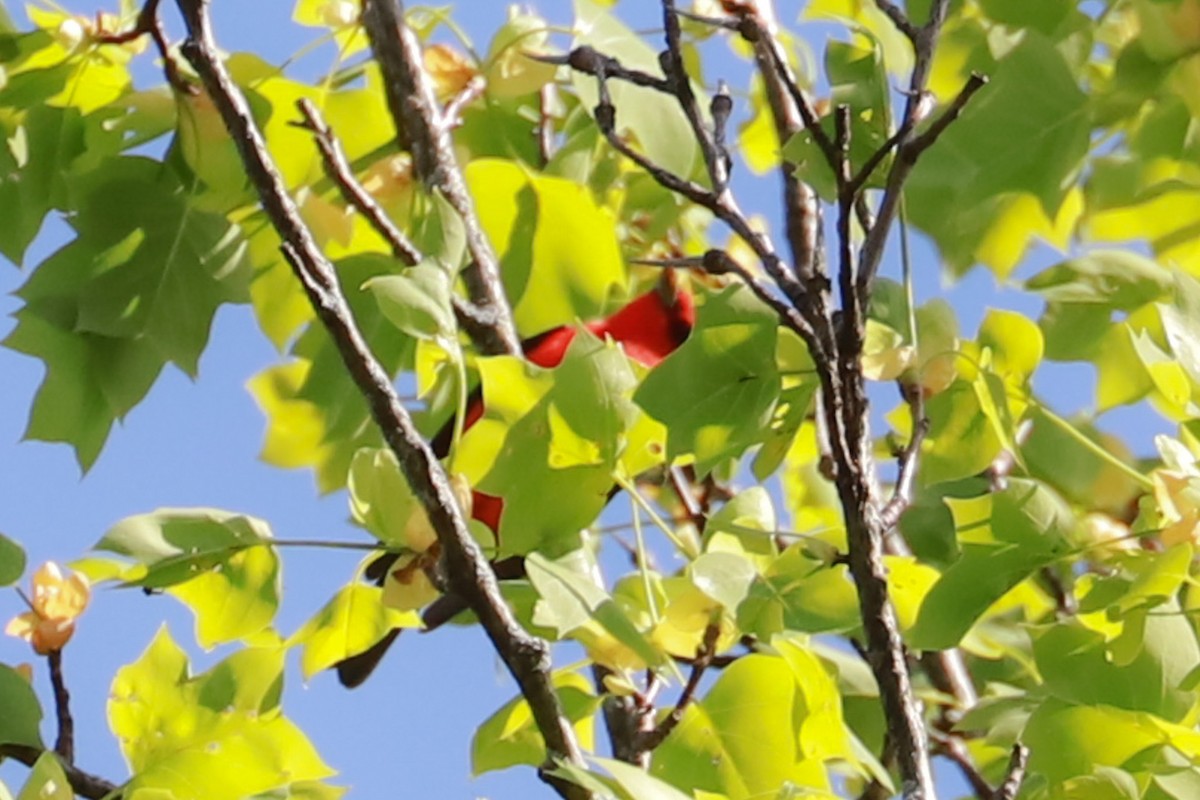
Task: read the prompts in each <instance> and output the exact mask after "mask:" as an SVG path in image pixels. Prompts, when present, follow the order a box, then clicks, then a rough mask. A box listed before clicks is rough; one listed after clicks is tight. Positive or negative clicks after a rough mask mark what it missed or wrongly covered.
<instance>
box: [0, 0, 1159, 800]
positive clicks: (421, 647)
mask: <svg viewBox="0 0 1200 800" xmlns="http://www.w3.org/2000/svg"><path fill="white" fill-rule="evenodd" d="M10 5H11V4H10ZM65 5H67V6H68V7H70V8H72V9H76V10H79V11H81V12H90V11H94V10H96V9H97V8H98V7H100V8H103V7H104V6H105V5H108V6H111V5H115V0H107V3H105V4H102V3H101V0H95V2H93V1H92V0H73V2H70V3H65ZM171 5H172V4H170V3H164V6H167V7H169V6H171ZM535 5H536V6H537V7H538V8H539V9H540V10H541V11H542V12H543V13H545V14H546V15H547V16H548V17H549V18H550V19H551V20H552V21H555V22H568V21H569V19H570V4H569V3H568V2H566V0H541V2H537V3H536V4H535ZM650 5H651V4H644V3H642V2H636V3H630V2H625V3H624V4H623V7H625V8H629V7H634V6H640V9H641V10H643V11H644V9H645V8H647V7H648V6H650ZM653 5H655V6H656V5H657V4H653ZM783 5H788V6H790V5H792V4H783ZM214 6H215V7H216V14H217V32H218V37H219V39H220V41H221V43H222V45H223V47H224V48H225V49H226V50H229V51H233V50H239V49H251V50H254V51H256V52H259V53H260V54H262V55H264V56H265V57H266V58H268V59H269V60H274V61H279V60H281V59H282V58H284V57H286V56H288V55H290V54H291V53H292V52H294V51H295V50H297V49H298V48H299V47H300V46H301V45H303V44H304V43H306V42H307V41H309V40H310V39H311V38H312V37H313V35H314V32H312V31H307V30H303V29H298V28H296V27H295V26H293V25H291V23H290V22H289V21H288V19H289V16H290V10H291V3H290V1H289V0H252V2H244V3H238V2H235V1H234V0H225V2H215V3H214ZM504 6H505V4H504V3H501V2H493V1H492V0H462V1H461V2H459V3H457V11H456V14H455V17H456V19H457V20H458V21H459V22H460V23H461V24H463V25H464V26H465V28H466V30H467V31H468V32H469V33H470V35H472V37H473V38H474V39H475V42H476V44H477V45H478V46H479V47H480V48H481V49H485V48H486V44H487V41H488V38H489V33H490V32H491V31H493V30H495V28H496V27H497V26H498V25H499V24H500V22H501V21H502V20H503V17H504ZM640 23H641V21H639V22H638V24H640ZM647 24H651V23H649V22H648V23H647ZM713 52H714V53H717V52H719V51H718V50H717V49H715V48H714V51H713ZM327 56H328V54H327V53H320V54H318V55H316V56H312V57H310V59H311V60H310V61H308V62H304V63H302V64H301V65H300V69H301V71H302V72H305V73H306V74H312V73H316V72H319V71H320V70H321V69H322V68H323V67H325V66H327V64H328V58H327ZM322 59H325V60H324V61H322ZM726 61H727V63H726ZM726 61H719V62H717V63H716V64H715V65H713V66H712V67H710V70H709V71H710V74H711V75H714V76H715V75H717V74H718V73H720V71H721V69H722V67H726V66H727V67H728V70H729V72H730V75H727V76H725V77H730V78H731V83H734V82H735V80H734V79H735V78H736V76H737V75H740V74H743V72H744V67H742V66H739V65H735V63H734V62H733V60H732V59H727V60H726ZM146 62H147V64H148V65H149V56H147V57H146ZM309 70H311V72H309ZM742 189H743V200H744V201H745V203H746V205H747V206H749V207H751V208H753V209H762V210H763V211H764V212H765V211H766V210H767V209H768V208H769V207H770V206H771V204H772V203H773V202H774V200H775V197H776V194H775V187H774V185H773V184H770V183H752V182H746V183H744V184H743V185H742ZM65 236H66V229H65V226H64V225H63V224H62V223H61V222H60V221H56V220H50V221H49V222H48V223H47V225H46V228H45V230H44V231H43V234H42V236H41V237H39V239H38V242H37V243H36V245H35V247H34V248H33V250H32V251H31V252H30V255H29V259H28V262H29V264H30V265H32V264H35V263H37V262H38V261H39V260H40V259H41V258H43V257H44V256H45V255H47V254H48V253H50V252H52V251H53V250H54V249H55V248H56V247H58V246H59V245H61V244H62V243H63V241H64V237H65ZM1053 257H1054V256H1053V254H1051V253H1048V252H1047V253H1040V254H1039V255H1038V261H1039V263H1040V264H1041V265H1045V264H1047V263H1050V260H1051V259H1052V258H1053ZM935 263H936V262H935V259H934V257H933V254H932V253H930V252H929V251H928V249H925V248H922V249H919V250H918V264H919V265H927V267H925V268H922V269H921V276H920V288H921V294H922V295H924V296H930V295H933V294H941V293H945V294H947V296H948V297H949V298H950V300H951V302H953V303H955V304H956V305H957V306H958V307H959V308H960V309H961V310H962V318H963V326H964V330H966V331H968V332H969V331H973V329H974V326H975V324H976V323H977V321H978V319H979V317H980V315H981V313H982V309H983V308H984V307H985V306H986V305H988V304H993V305H1004V306H1012V305H1014V303H1017V296H1016V295H1015V293H1013V292H1006V291H1001V290H998V289H997V288H996V287H995V286H994V284H993V282H992V280H991V278H990V277H988V276H986V275H984V274H983V273H981V272H976V273H975V274H973V275H972V276H971V277H969V278H968V279H966V280H965V281H963V282H962V283H961V284H959V285H958V286H956V287H954V288H953V289H947V288H945V287H943V286H942V284H941V282H940V278H939V277H938V276H937V274H936V269H935V268H934V266H933V265H934V264H935ZM1026 274H1028V273H1026ZM24 277H25V276H24V274H23V273H22V272H20V271H19V270H18V269H16V268H14V267H12V266H9V265H3V264H0V292H2V293H3V296H0V315H3V318H0V337H2V336H4V335H6V334H7V333H8V331H10V330H11V328H12V322H11V320H10V319H9V318H8V315H9V314H11V313H12V312H13V311H15V310H16V309H17V308H18V307H19V303H18V301H17V300H16V299H15V298H13V297H11V296H10V293H11V292H12V291H14V290H15V289H16V288H17V287H18V286H19V285H20V284H21V282H22V281H23V280H24ZM1017 307H1018V308H1021V310H1024V311H1026V312H1029V311H1031V310H1035V309H1036V306H1031V305H1030V304H1029V303H1028V302H1026V303H1024V304H1023V305H1022V304H1020V303H1017ZM279 358H280V356H279V354H278V353H277V352H276V351H275V350H274V349H273V348H272V346H271V345H270V344H269V343H268V342H267V341H266V339H265V338H264V337H263V336H262V335H261V334H259V333H258V331H257V329H256V327H255V325H254V323H253V320H252V319H251V315H250V311H249V309H248V308H246V307H238V308H229V307H227V308H223V309H222V310H221V312H220V313H219V314H218V316H217V319H216V324H215V326H214V329H213V336H212V341H211V343H210V345H209V348H208V351H207V352H206V354H205V356H204V358H203V360H202V362H201V365H200V377H199V380H198V381H196V382H195V383H193V382H192V381H190V380H189V379H188V378H186V377H185V376H184V375H182V374H181V373H180V372H178V371H177V370H174V369H172V368H168V369H167V370H166V371H165V372H164V374H163V376H162V378H161V379H160V380H159V382H158V384H157V385H156V386H155V388H154V390H153V391H152V392H151V394H150V396H149V397H148V399H147V400H146V401H145V402H143V403H142V404H141V405H140V406H139V407H138V408H136V409H135V410H134V411H133V412H132V413H131V414H130V415H129V417H128V418H127V419H126V420H125V422H124V424H123V425H121V426H120V427H118V428H117V429H115V430H114V432H113V434H112V436H111V438H110V440H109V442H108V445H107V447H106V449H105V451H104V453H103V454H102V456H101V457H100V460H99V461H98V463H97V464H96V466H95V467H94V468H93V469H92V470H91V472H89V473H88V474H87V475H86V476H82V477H81V475H80V473H79V470H78V467H77V466H76V463H75V460H74V456H73V454H72V452H71V451H70V449H69V448H67V447H65V446H62V445H48V444H44V443H40V442H21V441H20V439H21V435H22V432H23V430H24V425H25V421H26V417H27V414H28V408H29V404H30V402H31V401H32V398H33V395H34V393H35V391H36V389H37V386H38V385H39V383H40V381H41V378H42V367H41V365H40V363H38V362H35V361H34V360H32V359H29V358H27V357H24V356H21V355H18V354H15V353H13V352H11V351H8V350H2V349H0V375H3V379H2V380H0V487H2V488H0V498H2V500H3V501H2V502H0V531H3V532H4V533H6V534H7V535H9V536H12V537H13V538H16V539H17V540H19V541H21V542H22V543H23V544H24V545H25V546H26V548H27V549H28V552H29V556H30V563H31V564H32V565H36V564H38V563H40V562H41V561H43V560H46V559H55V560H59V561H67V560H70V559H72V558H75V557H78V556H79V555H81V554H82V553H83V551H84V550H85V549H86V548H87V547H89V546H90V545H91V544H93V543H94V542H95V541H96V540H97V539H99V538H100V536H101V535H102V534H103V533H104V531H105V530H106V529H107V528H108V527H109V526H110V525H112V524H113V523H114V522H116V521H117V520H119V519H121V518H123V517H126V516H128V515H131V514H137V513H142V512H146V511H150V510H152V509H155V508H158V507H162V506H213V507H218V508H225V509H229V510H233V511H238V512H242V513H247V514H252V515H254V516H257V517H261V518H263V519H265V520H267V521H268V522H270V523H271V525H272V526H273V529H274V532H275V534H276V536H278V537H281V538H288V539H305V538H307V539H330V538H347V539H354V540H357V541H362V540H363V534H361V532H358V531H356V530H355V529H354V528H353V527H352V526H351V525H349V524H348V522H347V516H348V514H347V507H346V501H345V496H344V494H343V493H337V494H334V495H331V496H328V497H323V498H322V497H318V496H317V494H316V491H315V487H314V483H313V480H312V478H311V476H310V475H309V474H308V473H306V472H288V471H282V470H278V469H274V468H270V467H267V466H265V465H264V464H262V463H261V462H260V461H259V460H258V458H257V456H258V450H259V447H260V444H261V440H262V434H263V430H264V422H263V418H262V416H261V414H260V413H259V411H258V409H257V408H256V406H255V404H254V402H253V400H252V399H251V398H250V396H249V394H248V393H247V392H246V390H245V383H246V381H247V380H248V379H249V378H250V377H251V376H252V375H254V374H255V373H256V372H258V371H259V370H261V369H262V368H264V367H266V366H269V365H271V364H274V363H277V361H278V360H279ZM1049 381H1050V382H1049V383H1046V384H1044V385H1043V389H1044V390H1046V391H1048V392H1049V393H1050V394H1051V395H1052V397H1053V398H1054V399H1055V401H1056V403H1057V404H1058V406H1059V407H1060V408H1062V409H1065V410H1072V409H1074V408H1076V407H1078V406H1080V405H1085V404H1086V402H1087V398H1088V397H1089V396H1090V386H1091V383H1090V381H1091V378H1090V373H1089V372H1088V371H1084V370H1080V369H1075V368H1061V369H1056V370H1055V371H1053V372H1052V373H1051V378H1050V379H1049ZM891 400H892V398H891V396H889V404H890V402H891ZM1110 424H1112V425H1114V426H1117V427H1123V428H1125V429H1126V430H1128V429H1129V426H1130V425H1131V424H1133V425H1135V426H1136V427H1135V431H1136V432H1137V434H1138V436H1137V438H1138V439H1139V440H1141V441H1142V442H1143V445H1142V446H1141V447H1139V450H1140V451H1145V450H1146V449H1147V448H1146V446H1145V442H1147V441H1148V437H1147V436H1143V435H1141V434H1144V433H1148V432H1149V431H1151V430H1153V429H1154V428H1155V427H1157V426H1153V427H1151V426H1150V423H1149V422H1148V421H1147V420H1146V419H1145V418H1144V417H1133V416H1129V417H1128V418H1126V417H1116V418H1114V420H1112V421H1110ZM356 561H357V558H356V556H355V555H354V554H352V553H345V552H328V551H320V550H295V549H293V550H288V551H287V552H286V553H285V572H284V576H285V577H284V582H285V601H284V606H283V609H282V610H281V613H280V616H279V619H278V623H277V624H278V627H279V629H280V630H281V631H283V632H284V633H285V634H286V633H290V632H291V631H294V630H295V629H296V627H298V626H299V625H300V624H301V623H302V622H303V621H304V620H305V619H306V618H307V617H308V616H309V615H311V614H312V613H313V612H314V611H315V610H316V609H317V608H319V607H320V605H321V604H323V603H324V601H325V600H326V599H327V598H328V597H329V596H331V595H332V594H333V592H334V591H335V590H336V589H337V588H338V587H339V586H340V585H341V584H343V583H344V582H345V581H346V580H347V579H348V578H349V577H350V576H351V575H352V574H353V572H354V568H355V564H356ZM20 610H21V608H20V602H19V600H18V599H17V597H16V596H15V594H14V593H11V592H5V593H0V618H3V619H4V620H6V619H7V618H9V617H10V616H12V615H13V614H15V613H17V612H19V611H20ZM164 620H165V622H166V624H168V625H169V626H170V628H171V631H172V634H173V635H174V637H175V638H176V640H177V641H180V642H181V643H190V642H192V641H193V639H192V620H191V617H190V615H189V614H188V612H187V611H186V610H185V609H183V608H182V607H181V606H180V605H179V604H177V603H176V602H175V601H173V600H171V599H170V598H166V597H153V598H148V597H145V596H143V595H142V594H141V593H140V592H135V591H114V590H105V591H101V592H99V593H98V594H97V596H96V597H95V598H94V600H93V604H92V607H91V608H90V609H89V610H88V612H87V614H86V616H85V617H84V619H83V620H82V623H81V627H80V629H79V631H78V633H77V634H76V639H75V641H74V642H73V643H72V644H71V646H70V647H69V648H68V649H67V651H66V654H65V668H66V673H67V678H68V682H69V686H70V688H71V691H72V695H73V699H74V703H73V709H74V713H75V717H76V724H77V729H78V732H79V739H78V744H77V752H78V753H79V756H78V761H79V764H80V766H81V767H83V768H84V769H87V770H91V771H94V772H97V773H99V774H102V775H105V776H107V777H109V778H112V779H114V780H118V781H119V780H120V779H122V778H123V777H124V776H125V774H126V771H125V766H124V764H123V762H122V760H121V757H120V754H119V752H118V750H117V745H116V742H115V740H114V739H113V738H112V737H111V735H110V734H109V733H108V729H107V724H106V721H105V710H104V704H105V698H106V697H107V694H108V689H109V683H110V681H111V679H112V676H113V675H114V673H115V672H116V670H117V669H118V668H119V667H120V666H121V665H123V664H125V663H127V662H129V661H131V660H133V659H135V658H136V657H137V656H138V654H140V652H141V651H142V649H143V648H144V647H145V646H146V645H147V644H148V643H149V641H150V640H151V638H152V637H153V635H154V632H155V631H156V629H157V628H158V627H159V626H160V625H161V624H163V622H164ZM190 649H191V650H192V652H193V656H194V658H195V664H196V668H197V669H203V668H206V667H207V666H208V665H210V664H212V663H214V662H215V661H216V660H218V659H219V658H221V657H223V656H224V655H226V654H227V652H228V651H227V650H218V651H216V652H214V653H199V652H196V648H195V647H194V646H192V647H191V648H190ZM30 656H31V654H30V651H29V650H28V648H27V646H26V645H24V644H23V643H21V642H18V641H16V640H14V639H11V638H7V637H4V638H0V661H4V662H7V663H13V662H19V661H28V660H31V657H30ZM566 657H567V658H570V657H572V656H571V654H570V653H568V654H567V655H566ZM293 666H294V665H293ZM43 671H44V670H43V669H42V666H41V665H40V664H39V665H38V672H39V675H38V679H37V680H38V687H39V691H40V693H41V696H43V697H46V698H49V696H50V694H49V691H48V686H47V683H46V680H45V677H44V675H43V674H42V672H43ZM514 691H515V689H514V687H513V684H512V682H511V680H510V679H509V678H508V676H507V674H506V673H505V672H504V670H503V667H502V666H501V665H500V664H499V662H498V661H497V659H496V658H495V656H494V655H493V653H492V651H491V648H490V646H489V645H488V643H487V641H486V639H485V638H484V637H483V635H482V634H481V633H480V632H479V631H478V630H476V629H455V628H450V629H444V630H440V631H438V632H437V633H436V635H430V636H422V635H417V634H413V633H407V634H405V635H404V636H403V637H402V638H401V641H400V643H399V646H398V647H396V648H394V649H393V652H392V653H390V654H389V657H388V658H387V659H386V660H385V661H384V664H383V666H382V668H381V669H380V670H379V672H378V673H377V674H376V675H375V676H374V677H373V678H372V680H371V681H369V682H368V684H367V685H366V686H365V687H363V688H361V689H359V690H356V691H353V692H347V691H345V690H343V689H341V687H339V686H338V685H337V684H336V681H335V680H334V678H333V676H332V675H331V674H322V675H318V676H316V677H315V678H314V679H313V681H312V682H311V684H310V685H307V686H306V685H304V684H303V683H302V682H301V680H300V677H299V672H298V670H296V669H291V670H289V674H288V689H287V694H286V696H285V700H284V705H285V709H286V712H287V713H288V714H289V715H290V716H291V717H292V718H293V719H294V720H295V721H297V722H298V723H299V724H300V726H301V727H303V728H304V729H305V730H306V731H307V732H308V733H309V735H310V736H311V737H312V738H313V740H314V741H315V743H316V745H317V747H318V749H319V750H320V752H321V753H322V755H323V756H324V757H325V759H326V760H327V761H328V762H329V763H331V764H332V765H334V766H335V767H336V768H337V769H339V770H340V771H341V773H342V777H341V779H340V782H341V783H343V784H345V785H349V786H352V787H353V789H354V791H353V792H352V795H351V796H353V797H360V798H369V797H397V796H405V797H425V798H443V797H445V798H468V797H476V796H481V797H494V798H521V797H527V796H530V794H531V793H532V794H533V795H534V796H544V794H543V793H544V792H545V790H544V789H543V788H541V785H540V783H539V782H538V781H537V779H536V776H535V775H534V774H533V771H532V770H526V769H518V770H510V771H508V772H505V773H493V774H490V775H487V776H484V777H482V778H480V779H477V780H471V779H470V778H469V776H468V771H469V763H468V757H469V752H468V743H469V741H470V737H471V735H472V733H473V732H474V730H475V727H476V726H477V725H478V724H479V723H480V722H481V721H482V720H483V719H484V718H486V716H487V715H488V714H490V713H491V712H492V711H493V710H494V709H496V708H497V707H499V706H500V705H501V704H503V703H504V702H506V701H507V700H508V699H509V698H510V697H511V696H512V695H513V693H514ZM52 735H53V733H52V731H50V730H49V729H47V736H48V738H51V737H52ZM21 773H22V770H17V769H15V768H14V767H12V766H11V765H10V766H6V767H4V768H3V769H0V777H3V778H4V779H5V780H6V781H7V782H8V783H9V785H10V786H13V785H16V786H19V785H20V778H19V776H20V775H21Z"/></svg>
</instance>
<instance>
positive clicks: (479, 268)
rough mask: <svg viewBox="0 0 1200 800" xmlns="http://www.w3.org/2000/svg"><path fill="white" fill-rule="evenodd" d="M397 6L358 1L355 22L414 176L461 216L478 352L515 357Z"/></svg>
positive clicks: (477, 229) (490, 259)
mask: <svg viewBox="0 0 1200 800" xmlns="http://www.w3.org/2000/svg"><path fill="white" fill-rule="evenodd" d="M397 7H398V2H397V0H363V11H362V24H363V27H364V28H365V29H366V32H367V38H368V39H369V40H370V42H371V50H372V52H373V53H374V55H375V60H376V61H377V62H378V64H379V69H380V71H381V72H382V73H383V79H384V88H385V91H386V93H387V99H388V107H389V108H390V109H391V112H392V119H393V120H394V121H395V124H396V132H397V137H398V139H399V143H400V146H401V147H403V148H405V149H408V150H410V151H411V152H412V156H413V170H414V172H415V173H416V175H417V177H418V178H420V180H421V181H422V182H423V183H424V184H425V185H426V186H427V187H429V188H430V189H431V190H435V191H439V192H441V193H442V195H443V196H444V197H445V198H446V200H447V201H448V202H449V203H450V205H451V207H452V208H453V209H454V210H455V211H456V212H458V215H459V216H460V217H461V218H462V222H463V226H464V228H465V229H466V232H467V250H468V251H469V252H470V254H471V262H470V263H469V264H468V265H467V266H466V267H465V268H464V269H463V273H462V275H463V281H464V283H465V284H466V287H467V295H468V296H469V297H470V299H471V303H472V304H473V305H474V306H475V307H476V308H477V309H478V311H479V315H480V319H481V322H484V321H485V322H486V324H485V325H483V326H482V327H481V332H486V333H488V337H487V341H486V345H487V346H486V348H484V352H485V353H487V354H488V355H515V356H519V355H521V344H520V340H519V338H518V336H517V329H516V325H515V324H514V323H513V318H512V309H511V308H510V307H509V304H508V298H507V297H506V296H505V294H504V285H503V283H502V282H501V280H500V262H499V260H498V259H497V257H496V253H495V251H494V250H493V249H492V245H491V242H490V241H488V238H487V236H486V234H484V232H483V227H482V225H481V224H480V222H479V217H478V216H477V215H476V213H475V203H474V201H473V200H472V199H471V195H470V194H469V193H468V192H467V187H466V183H465V182H464V180H463V176H462V171H461V170H460V169H459V166H458V159H457V157H456V156H455V154H454V145H453V142H451V140H450V132H449V126H448V125H447V124H446V120H445V118H444V115H443V112H442V110H441V109H440V108H439V107H438V103H437V97H436V95H435V92H434V86H433V81H432V80H431V79H430V77H429V75H428V73H426V71H425V69H424V67H423V62H422V56H421V45H420V43H419V42H418V41H417V37H416V34H415V33H413V31H412V29H410V28H409V27H408V26H407V25H406V24H405V23H404V21H403V19H402V17H401V15H400V14H398V13H397Z"/></svg>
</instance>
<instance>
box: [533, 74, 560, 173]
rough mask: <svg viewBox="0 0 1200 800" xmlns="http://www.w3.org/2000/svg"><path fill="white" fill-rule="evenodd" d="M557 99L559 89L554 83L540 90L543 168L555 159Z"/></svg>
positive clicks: (541, 157) (539, 118) (539, 148)
mask: <svg viewBox="0 0 1200 800" xmlns="http://www.w3.org/2000/svg"><path fill="white" fill-rule="evenodd" d="M557 97H558V89H557V87H556V86H555V85H554V84H553V83H547V84H546V85H545V86H543V87H542V88H541V89H539V90H538V125H537V142H538V159H539V160H540V161H541V165H542V167H543V168H544V167H545V166H546V165H547V164H549V163H550V159H551V158H553V157H554V105H555V103H556V102H557Z"/></svg>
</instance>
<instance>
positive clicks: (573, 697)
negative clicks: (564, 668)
mask: <svg viewBox="0 0 1200 800" xmlns="http://www.w3.org/2000/svg"><path fill="white" fill-rule="evenodd" d="M553 681H554V688H555V690H556V692H557V694H558V699H559V702H561V703H562V705H563V713H564V715H565V716H566V718H567V720H569V721H570V722H571V723H572V725H573V726H574V728H575V735H576V736H577V737H579V741H580V745H581V746H582V747H584V748H585V749H589V750H590V749H591V747H592V744H591V738H592V719H593V714H594V712H595V711H596V708H597V707H598V706H599V704H600V698H598V697H596V696H595V694H594V693H593V691H592V687H591V683H590V682H589V681H588V680H587V679H586V678H584V677H583V676H582V675H580V674H579V673H577V672H556V673H555V674H554V676H553ZM545 761H546V745H545V742H544V741H543V739H542V734H541V732H540V731H539V730H538V728H537V725H536V724H535V723H534V719H533V713H532V711H530V708H529V703H528V702H527V701H526V700H525V698H524V697H516V698H514V699H513V700H510V701H509V702H508V703H506V704H505V705H504V707H503V708H501V709H499V710H498V711H496V713H494V714H492V716H491V717H489V718H488V719H486V720H484V722H483V723H482V724H480V726H479V728H478V729H477V730H476V731H475V736H474V738H473V739H472V742H471V773H472V774H473V775H482V774H483V773H485V772H491V771H492V770H498V769H506V768H508V767H514V766H517V765H518V764H528V765H530V766H540V765H541V764H543V763H545Z"/></svg>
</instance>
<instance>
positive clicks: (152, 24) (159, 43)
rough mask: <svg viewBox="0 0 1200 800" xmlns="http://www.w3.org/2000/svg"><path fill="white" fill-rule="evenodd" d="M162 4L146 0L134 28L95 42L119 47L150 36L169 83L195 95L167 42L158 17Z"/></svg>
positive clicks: (181, 90) (102, 34)
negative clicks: (180, 70)
mask: <svg viewBox="0 0 1200 800" xmlns="http://www.w3.org/2000/svg"><path fill="white" fill-rule="evenodd" d="M161 3H162V0H146V4H145V5H144V6H142V10H141V11H139V12H138V16H137V20H136V21H135V22H134V25H133V27H132V28H130V29H129V30H127V31H122V32H120V33H97V35H96V37H95V41H96V43H97V44H118V45H119V44H126V43H127V42H132V41H134V40H135V39H138V38H140V37H142V36H149V37H150V38H151V40H153V42H154V46H155V48H156V49H157V50H158V54H159V56H160V57H161V58H162V60H163V74H164V75H165V77H166V79H167V83H169V84H170V85H171V87H172V88H173V89H175V91H177V92H181V93H183V94H194V93H195V88H194V87H193V86H192V85H191V84H190V83H188V82H187V81H186V80H184V78H183V75H181V74H180V72H179V65H178V64H177V63H175V55H174V54H173V53H172V52H171V45H170V42H168V41H167V32H166V29H164V28H163V24H162V20H161V19H159V17H158V7H159V5H161Z"/></svg>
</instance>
